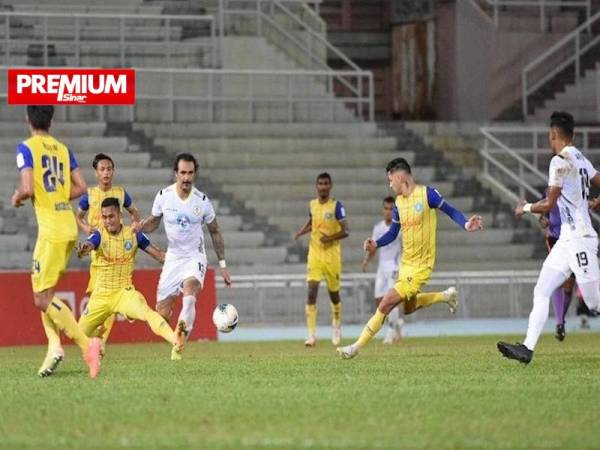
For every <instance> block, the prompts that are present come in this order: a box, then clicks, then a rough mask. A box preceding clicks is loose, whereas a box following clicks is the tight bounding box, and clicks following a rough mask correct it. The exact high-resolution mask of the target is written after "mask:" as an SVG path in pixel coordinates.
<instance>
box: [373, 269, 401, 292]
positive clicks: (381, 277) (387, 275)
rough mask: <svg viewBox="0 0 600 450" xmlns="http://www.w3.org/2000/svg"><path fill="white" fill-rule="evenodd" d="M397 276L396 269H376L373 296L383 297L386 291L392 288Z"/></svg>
mask: <svg viewBox="0 0 600 450" xmlns="http://www.w3.org/2000/svg"><path fill="white" fill-rule="evenodd" d="M397 278H398V271H397V270H381V269H377V275H376V277H375V298H379V297H383V296H384V295H385V293H386V292H387V291H389V290H390V289H392V288H393V287H394V284H395V283H396V279H397Z"/></svg>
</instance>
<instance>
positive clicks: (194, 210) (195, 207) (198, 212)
mask: <svg viewBox="0 0 600 450" xmlns="http://www.w3.org/2000/svg"><path fill="white" fill-rule="evenodd" d="M192 213H194V215H195V216H196V217H200V215H201V214H202V208H200V207H199V206H194V209H193V210H192Z"/></svg>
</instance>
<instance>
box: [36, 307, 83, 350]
mask: <svg viewBox="0 0 600 450" xmlns="http://www.w3.org/2000/svg"><path fill="white" fill-rule="evenodd" d="M46 314H47V315H48V317H49V318H50V319H51V320H52V322H54V323H55V324H56V326H57V327H58V328H59V329H60V330H62V331H64V332H65V334H66V335H67V336H69V337H70V338H71V339H73V341H74V342H75V343H76V344H77V345H78V346H79V348H80V349H81V351H83V352H85V351H86V350H87V347H88V337H87V336H86V335H85V334H84V333H83V331H81V329H80V328H79V326H78V325H77V322H75V317H73V313H72V312H71V310H70V309H69V307H68V306H67V305H65V304H64V303H63V302H62V300H60V299H59V298H58V297H53V298H52V301H51V302H50V305H49V306H48V309H47V310H46Z"/></svg>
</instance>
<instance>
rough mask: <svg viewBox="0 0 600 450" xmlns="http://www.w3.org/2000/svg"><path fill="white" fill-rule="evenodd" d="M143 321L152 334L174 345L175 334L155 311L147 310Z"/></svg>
mask: <svg viewBox="0 0 600 450" xmlns="http://www.w3.org/2000/svg"><path fill="white" fill-rule="evenodd" d="M144 320H145V321H146V322H148V325H150V328H151V329H152V331H153V332H154V334H156V335H158V336H160V337H162V338H163V339H164V340H165V341H167V342H169V343H171V344H173V345H175V332H174V331H173V330H172V329H171V327H170V326H169V324H168V323H167V321H166V320H165V319H164V318H163V316H161V315H160V314H159V313H157V312H156V311H153V310H152V309H150V308H148V311H147V312H146V316H145V317H144Z"/></svg>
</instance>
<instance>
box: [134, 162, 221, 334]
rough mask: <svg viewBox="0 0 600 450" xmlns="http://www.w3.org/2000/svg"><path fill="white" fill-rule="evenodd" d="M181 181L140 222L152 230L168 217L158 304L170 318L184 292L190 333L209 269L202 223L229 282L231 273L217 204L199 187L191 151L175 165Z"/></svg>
mask: <svg viewBox="0 0 600 450" xmlns="http://www.w3.org/2000/svg"><path fill="white" fill-rule="evenodd" d="M173 170H174V171H175V184H172V185H171V186H168V187H166V188H163V189H161V190H160V191H158V193H157V194H156V197H155V198H154V204H153V205H152V215H151V216H149V217H147V218H146V219H144V220H142V222H141V223H140V228H141V229H142V230H143V231H145V232H151V231H154V230H156V228H158V225H159V224H160V221H161V219H162V218H163V217H164V219H165V232H166V234H167V240H168V248H167V255H166V258H165V264H164V266H163V269H162V272H161V274H160V280H159V282H158V289H157V303H156V310H157V311H158V312H159V313H160V314H161V315H162V316H163V317H164V318H165V319H167V320H169V318H170V317H171V314H172V312H173V304H174V302H175V299H176V298H177V296H178V295H179V293H180V292H181V293H183V306H182V309H181V313H180V314H179V318H178V319H177V323H178V326H181V325H183V326H184V328H185V334H186V336H189V335H190V333H191V332H192V327H193V326H194V321H195V319H196V295H197V294H198V292H199V291H201V290H202V287H203V285H204V276H205V274H206V264H207V259H206V252H205V250H204V233H203V232H202V225H203V224H206V227H207V228H208V232H209V233H210V237H211V238H212V243H213V247H214V249H215V253H216V254H217V258H218V259H219V267H220V270H221V276H222V277H223V281H224V282H225V284H226V285H227V286H230V285H231V275H230V274H229V270H228V269H227V264H226V262H225V242H224V241H223V235H222V234H221V230H220V229H219V224H218V222H217V218H216V215H215V210H214V208H213V205H212V203H211V201H210V200H209V199H208V197H207V196H206V194H204V193H203V192H200V191H199V190H198V189H196V188H195V187H194V181H195V179H196V173H197V171H198V162H197V161H196V158H194V156H193V155H191V154H189V153H180V154H179V155H177V157H176V159H175V164H174V166H173Z"/></svg>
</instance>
